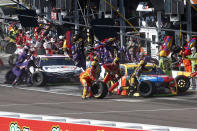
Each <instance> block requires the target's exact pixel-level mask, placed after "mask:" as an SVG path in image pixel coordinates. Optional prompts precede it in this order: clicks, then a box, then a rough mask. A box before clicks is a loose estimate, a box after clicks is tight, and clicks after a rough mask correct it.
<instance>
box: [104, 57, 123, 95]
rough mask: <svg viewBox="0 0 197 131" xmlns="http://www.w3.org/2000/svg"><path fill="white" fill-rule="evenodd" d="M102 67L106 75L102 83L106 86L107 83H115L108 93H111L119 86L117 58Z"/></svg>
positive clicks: (119, 75)
mask: <svg viewBox="0 0 197 131" xmlns="http://www.w3.org/2000/svg"><path fill="white" fill-rule="evenodd" d="M103 67H104V69H105V71H106V72H107V75H106V76H105V78H104V83H106V84H107V83H108V82H109V81H113V82H115V83H114V84H113V86H112V87H110V88H109V92H110V93H112V92H113V90H114V89H115V88H116V87H117V86H118V84H119V82H118V80H117V79H119V78H121V73H120V61H119V58H118V57H116V58H115V59H114V61H113V62H112V63H108V64H104V65H103ZM116 75H117V76H116ZM115 78H117V79H115Z"/></svg>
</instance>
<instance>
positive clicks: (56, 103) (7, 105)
mask: <svg viewBox="0 0 197 131" xmlns="http://www.w3.org/2000/svg"><path fill="white" fill-rule="evenodd" d="M99 102H102V103H109V102H114V101H102V100H101V101H76V102H55V103H32V104H4V105H0V107H9V106H34V105H59V104H83V103H99Z"/></svg>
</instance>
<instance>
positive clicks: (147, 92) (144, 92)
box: [138, 80, 155, 97]
mask: <svg viewBox="0 0 197 131" xmlns="http://www.w3.org/2000/svg"><path fill="white" fill-rule="evenodd" d="M138 88H139V91H140V96H142V97H150V96H152V95H153V93H154V91H155V88H154V86H153V85H152V84H151V82H150V81H146V80H145V81H142V82H141V83H140V84H139V87H138Z"/></svg>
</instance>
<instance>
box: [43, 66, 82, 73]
mask: <svg viewBox="0 0 197 131" xmlns="http://www.w3.org/2000/svg"><path fill="white" fill-rule="evenodd" d="M42 69H43V70H44V72H48V73H68V72H75V73H77V72H82V71H81V68H79V67H76V66H64V65H63V66H62V65H61V66H43V67H42Z"/></svg>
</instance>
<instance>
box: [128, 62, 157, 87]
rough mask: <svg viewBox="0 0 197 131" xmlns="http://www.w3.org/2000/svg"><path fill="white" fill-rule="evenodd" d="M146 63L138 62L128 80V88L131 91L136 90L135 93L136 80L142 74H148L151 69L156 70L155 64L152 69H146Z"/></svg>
mask: <svg viewBox="0 0 197 131" xmlns="http://www.w3.org/2000/svg"><path fill="white" fill-rule="evenodd" d="M146 64H147V63H146V62H145V61H144V60H141V61H140V64H139V65H138V66H137V68H136V69H135V71H134V72H133V74H132V75H131V79H130V86H131V88H133V89H137V91H139V89H138V88H137V87H138V84H139V83H138V79H139V77H140V75H141V74H142V73H144V72H149V71H152V70H153V69H155V68H156V64H153V68H151V69H148V68H146V67H145V65H146Z"/></svg>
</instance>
